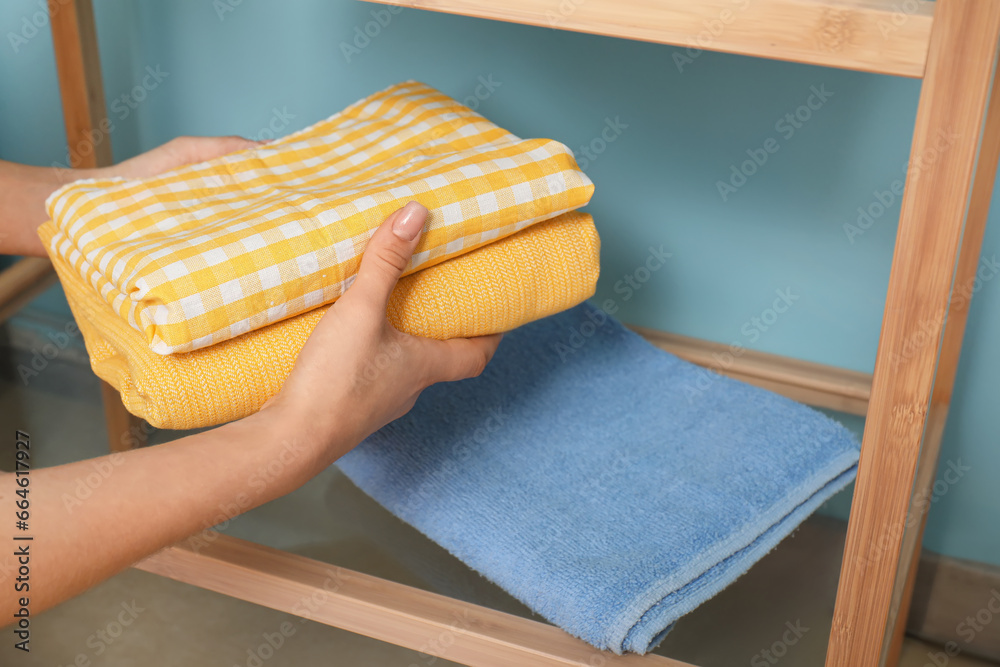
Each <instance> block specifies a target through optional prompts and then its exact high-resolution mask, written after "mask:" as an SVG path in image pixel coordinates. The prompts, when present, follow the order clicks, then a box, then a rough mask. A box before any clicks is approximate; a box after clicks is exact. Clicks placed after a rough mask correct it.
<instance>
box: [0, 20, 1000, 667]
mask: <svg viewBox="0 0 1000 667" xmlns="http://www.w3.org/2000/svg"><path fill="white" fill-rule="evenodd" d="M393 4H399V5H402V6H408V7H416V8H422V9H429V10H434V11H440V12H448V13H455V14H463V15H467V16H475V17H480V18H487V19H495V20H501V21H513V22H518V23H526V24H531V25H540V26H547V27H554V28H559V29H566V30H575V31H580V32H587V33H594V34H601V35H610V36H615V37H622V38H628V39H638V40H645V41H652V42H659V43H665V44H674V45H679V46H688V47H692V48H704V49H707V50H713V51H722V52H728V53H738V54H744V55H751V56H759V57H764V58H773V59H779V60H788V61H794V62H802V63H812V64H816V65H824V66H830V67H839V68H847V69H855V70H859V71H865V72H878V73H883V74H891V75H897V76H907V77H917V78H923V85H922V88H921V94H920V101H919V105H918V109H917V119H916V123H915V129H914V137H913V144H912V148H911V156H926V155H931V154H932V153H931V151H932V148H933V145H934V142H935V140H936V137H937V135H938V133H939V132H942V131H949V132H951V133H952V134H953V135H955V136H956V137H957V138H956V139H955V141H954V143H953V144H952V145H951V146H950V147H949V148H948V149H947V150H946V151H943V152H935V153H933V154H934V155H935V158H934V159H933V160H925V164H924V167H923V168H922V169H921V173H920V178H919V179H917V178H911V179H908V180H907V183H906V189H905V192H904V194H903V204H902V211H901V215H900V222H899V230H898V233H897V238H896V246H895V251H894V255H893V263H892V269H891V271H890V277H889V288H888V294H887V298H886V305H885V312H884V317H883V321H882V332H881V336H880V339H879V344H878V352H877V357H876V363H875V370H874V373H873V374H871V375H869V374H865V373H858V372H854V371H847V370H843V369H838V368H833V367H829V366H822V365H819V364H813V363H807V362H803V361H799V360H795V359H789V358H785V357H780V356H776V355H769V354H762V353H758V352H751V351H747V352H746V353H745V354H742V355H740V356H739V357H738V358H735V359H734V360H733V362H732V363H731V364H729V365H728V366H727V367H719V368H715V370H718V371H719V372H723V373H726V374H728V375H731V376H733V377H737V378H739V379H743V380H746V381H748V382H751V383H754V384H757V385H760V386H763V387H766V388H769V389H772V390H774V391H778V392H780V393H783V394H785V395H787V396H790V397H791V398H794V399H796V400H800V401H803V402H807V403H810V404H813V405H817V406H821V407H827V408H832V409H837V410H842V411H845V412H849V413H853V414H859V415H866V416H867V420H866V424H865V432H864V437H863V443H862V451H861V463H860V466H859V472H858V481H857V484H856V490H855V494H854V502H853V504H852V509H851V516H850V521H849V524H848V532H847V544H846V547H845V553H844V559H843V564H842V568H841V574H840V584H839V590H838V594H837V601H836V609H835V613H834V622H833V629H832V632H831V635H830V643H829V647H828V650H827V659H826V665H827V667H868V666H872V665H894V664H896V662H897V660H898V656H899V650H900V646H901V643H902V637H903V629H904V627H905V620H906V610H907V608H908V605H909V600H910V595H911V593H912V587H913V582H914V573H915V568H914V567H912V565H913V564H914V563H915V561H916V556H917V555H918V554H919V550H920V541H921V538H922V534H923V527H924V522H923V520H921V521H917V522H915V523H916V525H910V524H912V523H914V522H908V521H907V517H908V515H909V512H911V510H912V509H913V508H912V506H911V505H912V503H913V499H914V498H915V497H917V496H918V495H919V494H920V493H922V492H924V491H925V490H926V489H928V488H929V486H930V484H931V482H932V481H933V479H934V471H935V467H936V465H937V457H938V451H939V448H940V442H941V434H942V432H943V429H944V424H945V420H946V419H947V413H948V405H949V403H950V400H951V393H952V388H953V386H954V380H955V372H956V369H957V365H958V359H959V354H960V352H961V344H962V336H963V334H964V330H965V324H966V319H967V315H968V308H969V301H970V299H969V297H970V296H971V294H972V285H973V281H974V279H975V271H976V266H977V262H978V258H979V254H980V252H981V249H982V248H981V246H982V237H983V232H984V230H985V226H986V219H987V212H988V210H989V204H990V197H991V195H992V188H993V182H994V178H995V176H996V168H997V159H998V157H1000V86H994V85H993V84H994V76H995V69H996V67H995V66H996V60H997V48H998V42H1000V0H937V2H927V1H925V0H908V1H907V2H898V1H897V0H698V1H697V2H691V1H690V0H408V1H404V2H397V3H393ZM52 31H53V42H54V46H55V51H56V64H57V68H58V70H59V82H60V88H61V91H62V96H63V108H64V115H65V118H66V127H67V139H68V142H69V144H70V146H74V145H77V144H78V142H80V141H82V140H86V139H85V138H86V135H87V132H88V131H89V130H91V129H93V128H96V127H97V126H98V123H99V122H100V120H101V119H102V118H103V117H104V115H105V110H104V102H103V89H102V84H101V74H100V66H99V63H98V60H97V36H96V31H95V29H94V21H93V12H92V7H91V2H90V0H59V11H53V12H52ZM706 31H707V32H706ZM92 159H93V160H94V164H106V163H107V162H108V161H110V144H109V143H108V142H107V141H106V140H105V141H104V142H103V143H102V144H100V145H99V146H98V147H97V150H95V151H93V157H92ZM79 166H89V165H85V164H81V165H79ZM9 271H10V270H9ZM9 271H8V272H7V273H9ZM17 271H18V273H16V275H10V276H9V275H7V273H5V274H4V275H3V276H2V277H0V288H2V289H0V307H3V308H5V310H3V311H0V312H3V313H9V312H10V309H11V308H12V307H15V305H16V304H19V303H21V302H23V300H24V298H25V295H26V294H29V293H32V290H37V289H38V287H39V285H40V284H41V283H43V282H44V281H46V280H51V273H50V272H49V271H48V270H46V267H45V265H44V263H39V262H32V263H29V264H23V263H22V264H18V265H17ZM953 295H958V296H960V297H961V298H953ZM918 331H923V332H924V336H923V337H921V338H920V339H919V341H918V339H917V337H915V333H914V332H918ZM640 333H642V334H643V335H645V336H646V337H647V338H649V339H650V340H651V341H652V342H653V343H654V344H656V345H658V346H660V347H662V348H664V349H667V350H670V351H672V352H674V353H676V354H678V355H679V356H681V357H684V358H686V359H689V360H691V361H694V362H695V363H700V364H703V365H706V366H709V367H712V363H713V362H712V360H713V356H712V355H713V353H715V352H722V351H724V350H725V349H726V348H725V346H721V345H718V344H715V343H710V342H706V341H700V340H695V339H691V338H685V337H682V336H676V335H673V334H667V333H663V332H655V331H649V330H640ZM105 399H106V412H107V418H108V424H109V437H110V438H111V442H112V448H113V449H116V450H118V449H122V448H126V447H127V445H126V444H125V443H127V442H134V441H133V440H131V439H130V438H129V431H130V430H131V431H132V433H133V434H134V433H135V428H136V426H137V423H136V420H135V418H133V417H131V415H128V413H126V412H125V410H124V408H123V407H122V405H121V402H120V401H118V400H114V399H115V396H114V395H113V392H112V391H110V390H109V391H108V392H106V394H105ZM921 516H923V515H922V513H921ZM874 545H877V548H874ZM136 567H138V568H140V569H143V570H146V571H149V572H155V573H157V574H160V575H163V576H166V577H171V578H174V579H177V580H179V581H185V582H188V583H192V584H194V585H198V586H202V587H204V588H208V589H211V590H214V591H217V592H220V593H224V594H227V595H231V596H235V597H238V598H240V599H244V600H249V601H252V602H255V603H257V604H262V605H265V606H269V607H273V608H275V609H281V610H284V611H287V612H290V613H298V614H299V615H302V609H301V606H300V605H299V604H298V603H300V602H301V600H303V599H312V600H318V602H317V603H316V604H315V605H314V606H312V607H310V611H309V617H310V618H313V619H314V620H317V621H319V622H322V623H326V624H329V625H333V626H336V627H342V628H346V629H348V630H351V631H354V632H358V633H361V634H365V635H368V636H371V637H375V638H378V639H380V640H383V641H387V642H391V643H394V644H398V645H401V646H405V647H409V648H413V649H418V650H421V651H424V652H429V653H432V654H435V655H436V653H435V649H433V648H429V646H430V647H432V646H433V644H429V642H428V640H429V639H431V638H433V637H435V636H438V635H439V634H440V633H442V632H448V633H450V637H451V638H452V639H453V642H451V644H450V646H449V647H448V649H447V654H446V655H442V656H441V657H445V658H447V659H450V660H459V661H462V662H465V663H466V664H469V665H476V666H480V667H493V666H500V665H503V666H506V665H515V664H516V665H525V666H536V665H537V666H542V665H578V666H580V667H584V666H590V665H594V664H603V665H636V666H637V665H662V666H664V667H669V666H673V667H683V665H682V663H680V662H677V661H675V660H671V659H669V658H663V657H660V656H654V655H649V656H643V657H640V656H634V655H633V656H624V657H618V656H614V655H611V654H608V653H600V652H597V651H596V650H595V649H593V648H592V647H590V646H588V645H586V644H583V643H582V642H580V641H579V640H576V639H574V638H572V637H570V636H569V635H567V634H565V633H563V632H562V631H560V630H558V629H556V628H554V627H553V626H550V625H547V624H544V623H539V622H536V621H532V620H529V619H523V618H518V617H514V616H510V615H508V614H504V613H501V612H498V611H495V610H492V609H487V608H484V607H480V606H476V605H470V604H467V603H464V602H459V601H457V600H452V599H449V598H446V597H443V596H440V595H435V594H433V593H427V592H423V591H419V590H417V589H413V588H410V587H407V586H403V585H401V584H397V583H394V582H389V581H385V580H382V579H378V578H375V577H370V576H368V575H363V574H360V573H355V572H351V571H348V570H344V569H342V568H337V567H335V566H332V565H329V564H326V563H321V562H318V561H314V560H310V559H307V558H303V557H300V556H295V555H292V554H287V553H284V552H281V551H276V550H274V549H270V548H267V547H264V546H262V545H258V544H254V543H250V542H244V541H241V540H236V539H233V538H228V537H220V538H219V539H218V540H216V541H215V542H213V544H212V545H210V546H209V547H208V548H206V549H204V550H202V551H201V552H200V553H195V552H193V551H191V550H190V549H188V548H187V547H184V546H174V547H171V548H169V549H166V550H164V551H161V552H159V553H157V554H155V555H153V556H151V557H150V558H148V559H146V560H144V561H142V562H141V563H139V564H137V566H136ZM331 572H333V573H335V574H334V575H333V580H334V581H336V582H337V583H336V585H335V586H333V587H332V589H331V586H330V585H329V582H330V580H331V574H330V573H331ZM456 613H458V614H461V615H462V616H463V618H464V619H465V621H464V623H463V624H462V625H461V627H455V625H454V623H453V620H454V617H455V616H454V615H455V614H456ZM595 660H597V662H595Z"/></svg>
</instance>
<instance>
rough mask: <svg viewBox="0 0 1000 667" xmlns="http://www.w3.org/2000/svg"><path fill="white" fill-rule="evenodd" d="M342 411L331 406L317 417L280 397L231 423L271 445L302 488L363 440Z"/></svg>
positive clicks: (270, 447)
mask: <svg viewBox="0 0 1000 667" xmlns="http://www.w3.org/2000/svg"><path fill="white" fill-rule="evenodd" d="M339 413H340V411H339V410H338V409H337V408H336V407H334V406H331V407H330V410H329V412H328V413H327V414H325V415H323V417H322V418H317V417H316V416H313V415H309V414H307V413H306V412H305V411H303V410H300V409H297V408H296V407H295V406H293V405H288V404H286V403H285V402H282V401H280V400H277V401H275V402H272V403H269V404H268V405H267V406H266V407H264V408H262V409H261V410H259V411H258V412H256V413H254V414H253V415H250V416H248V417H245V418H244V419H242V420H240V421H239V422H234V423H233V424H229V425H227V426H234V427H235V426H236V425H237V424H238V425H240V426H239V428H240V429H241V430H242V431H243V433H244V434H248V435H249V437H252V438H254V439H255V440H258V441H260V442H261V443H263V446H264V447H266V448H269V449H270V450H271V456H273V457H275V458H276V459H277V460H278V461H279V462H280V465H281V466H282V469H283V470H285V471H286V472H287V473H288V481H289V482H290V483H292V484H294V486H293V487H292V488H298V487H299V486H301V485H302V484H304V483H305V482H307V481H308V480H310V479H311V478H312V477H314V476H315V475H317V474H319V473H320V472H322V471H323V470H325V469H326V468H328V467H329V466H330V465H331V464H333V463H334V462H335V461H336V460H337V459H339V458H340V457H341V456H343V455H344V454H346V453H347V452H349V451H350V450H351V449H352V448H353V447H354V446H355V445H357V444H358V442H360V440H361V436H357V435H355V434H353V429H352V428H351V427H350V426H349V423H348V422H347V420H346V419H345V420H341V419H340V418H339V417H338V416H337V415H338V414H339ZM233 435H235V436H236V437H239V435H238V434H233ZM275 465H276V467H277V465H278V464H275ZM289 490H291V489H289Z"/></svg>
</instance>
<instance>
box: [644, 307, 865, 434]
mask: <svg viewBox="0 0 1000 667" xmlns="http://www.w3.org/2000/svg"><path fill="white" fill-rule="evenodd" d="M632 329H633V330H634V331H635V332H636V333H638V334H640V335H642V336H643V337H644V338H646V339H647V340H648V341H649V342H651V343H653V344H654V345H656V346H657V347H659V348H661V349H663V350H666V351H667V352H671V353H673V354H676V355H677V356H678V357H680V358H682V359H686V360H687V361H690V362H691V363H694V364H698V365H699V366H705V367H706V368H711V369H712V370H714V371H716V372H719V373H722V374H723V375H728V376H730V377H733V378H736V379H737V380H743V381H744V382H749V383H750V384H753V385H757V386H759V387H763V388H765V389H770V390H771V391H774V392H777V393H779V394H782V395H783V396H787V397H789V398H791V399H794V400H796V401H800V402H802V403H807V404H809V405H814V406H816V407H820V408H827V409H830V410H838V411H840V412H846V413H849V414H855V415H864V414H865V413H866V412H867V410H868V397H869V395H870V394H871V385H872V376H871V374H870V373H861V372H858V371H851V370H847V369H844V368H837V367H836V366H825V365H823V364H816V363H812V362H809V361H802V360H800V359H791V358H789V357H782V356H779V355H776V354H768V353H766V352H757V351H755V350H749V349H746V348H741V349H740V350H739V351H738V353H737V354H733V352H732V350H730V347H729V346H728V345H723V344H721V343H713V342H711V341H706V340H701V339H698V338H689V337H687V336H679V335H677V334H672V333H665V332H663V331H656V330H654V329H646V328H643V327H632Z"/></svg>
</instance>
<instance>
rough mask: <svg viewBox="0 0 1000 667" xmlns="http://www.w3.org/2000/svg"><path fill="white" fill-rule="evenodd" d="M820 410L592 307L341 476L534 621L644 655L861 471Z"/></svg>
mask: <svg viewBox="0 0 1000 667" xmlns="http://www.w3.org/2000/svg"><path fill="white" fill-rule="evenodd" d="M859 449H860V447H859V445H858V442H857V440H856V438H855V437H854V436H853V435H852V434H851V433H850V432H849V431H848V430H847V429H845V428H844V427H843V426H841V425H840V424H838V423H837V422H835V421H833V420H831V419H829V418H827V417H826V416H824V415H822V414H821V413H819V412H816V411H815V410H812V409H811V408H808V407H805V406H803V405H800V404H798V403H795V402H794V401H791V400H789V399H787V398H784V397H782V396H779V395H777V394H774V393H772V392H769V391H766V390H763V389H760V388H757V387H753V386H751V385H749V384H745V383H743V382H739V381H736V380H732V379H729V378H726V377H723V376H720V375H716V374H714V373H711V372H710V371H707V370H705V369H702V368H699V367H698V366H695V365H693V364H690V363H688V362H685V361H682V360H681V359H679V358H677V357H675V356H673V355H671V354H668V353H666V352H663V351H661V350H659V349H657V348H655V347H653V346H652V345H650V344H648V343H647V342H646V341H644V340H643V339H642V338H640V337H639V336H637V335H635V334H634V333H632V332H630V331H628V330H627V329H625V328H624V327H623V326H622V325H621V324H619V323H618V322H616V321H615V320H614V319H613V318H611V317H609V316H608V315H606V314H605V313H604V312H603V311H600V310H598V309H596V308H594V307H593V306H591V305H590V304H583V305H580V306H578V307H576V308H574V309H572V310H569V311H566V312H564V313H562V314H559V315H555V316H553V317H549V318H546V319H544V320H540V321H538V322H535V323H533V324H529V325H527V326H524V327H522V328H520V329H518V330H516V331H514V332H511V333H509V334H507V335H506V336H505V337H504V340H503V341H502V342H501V344H500V348H499V350H498V351H497V354H496V356H495V357H494V359H493V361H492V362H491V363H490V364H489V365H488V366H487V368H486V370H485V372H484V373H483V374H482V375H481V376H480V377H478V378H473V379H470V380H463V381H461V382H456V383H447V384H440V385H434V386H432V387H429V388H428V389H426V390H425V391H424V392H423V394H422V395H421V396H420V398H419V399H418V400H417V403H416V406H415V407H414V408H413V410H411V411H410V412H409V414H407V415H406V416H404V417H402V418H400V419H397V420H396V421H394V422H392V423H390V424H389V425H387V426H385V427H384V428H382V429H381V430H380V431H378V432H377V433H375V434H374V435H372V436H370V437H369V438H368V439H367V440H366V441H365V442H363V443H362V444H361V445H360V446H359V447H358V448H356V449H355V450H354V451H352V452H350V453H349V454H347V455H346V456H345V457H343V458H342V459H341V460H340V461H339V462H338V465H339V466H340V468H341V469H342V470H343V471H344V472H345V474H346V475H347V476H348V477H349V478H351V480H353V481H354V482H355V483H356V484H357V485H358V486H359V487H360V488H361V489H362V490H363V491H365V492H366V493H368V494H369V495H370V496H371V497H373V498H374V499H375V500H377V501H378V502H380V503H381V504H382V505H384V506H385V507H386V508H388V509H389V510H390V511H392V512H393V513H394V514H396V515H397V516H399V517H400V518H401V519H403V520H404V521H406V522H408V523H410V524H412V525H413V526H414V527H416V528H417V529H418V530H420V531H422V532H423V533H424V534H426V535H427V536H428V537H430V538H431V539H433V540H434V541H436V542H437V543H438V544H440V545H441V546H443V547H445V548H446V549H448V550H449V551H450V552H451V553H453V554H454V555H455V556H457V557H458V558H460V559H461V560H463V561H465V563H467V564H468V565H469V566H470V567H472V568H473V569H475V570H478V571H479V572H481V573H482V574H483V575H485V576H486V577H487V578H489V579H490V580H492V581H494V582H495V583H497V584H498V585H500V586H501V587H503V588H504V589H506V590H507V591H508V592H509V593H511V594H512V595H514V596H515V597H517V598H518V599H520V600H521V601H522V602H524V603H525V604H527V605H528V606H530V607H531V608H532V609H533V610H535V611H536V612H538V613H539V614H541V615H542V616H544V617H545V618H547V619H549V620H550V621H552V622H553V623H555V624H557V625H559V626H560V627H562V628H563V629H565V630H566V631H568V632H570V633H572V634H574V635H576V636H577V637H580V638H582V639H584V640H586V641H588V642H590V643H591V644H593V645H594V646H597V647H599V648H601V649H609V650H611V651H614V652H616V653H621V652H625V651H632V652H636V653H645V652H646V651H648V650H650V649H651V648H653V647H655V646H656V644H657V643H659V642H660V640H662V638H663V636H664V635H665V634H666V632H667V631H668V630H669V629H670V628H671V626H672V624H673V623H674V622H675V621H677V619H678V618H680V617H681V616H683V615H684V614H686V613H688V612H690V611H692V610H693V609H695V608H696V607H697V606H698V605H700V604H702V603H703V602H705V601H706V600H708V599H709V598H711V597H712V596H713V595H715V594H716V593H718V592H719V591H720V590H722V589H723V588H725V587H726V586H728V585H729V584H730V583H732V582H733V581H734V580H735V579H736V578H738V577H739V576H740V575H741V574H742V573H743V572H745V571H746V570H747V569H748V568H749V567H750V566H751V565H753V564H754V563H755V562H756V561H757V560H759V559H760V558H761V557H762V556H764V555H765V554H766V553H767V552H768V551H770V550H771V549H772V548H773V547H774V546H775V545H776V544H777V543H778V542H779V541H780V540H781V539H782V538H784V537H785V536H786V535H788V534H789V533H790V532H791V531H792V530H793V529H794V528H795V527H796V526H797V525H798V524H799V523H800V522H801V521H802V520H803V519H805V518H806V516H808V515H809V514H810V513H812V512H813V511H814V510H815V509H816V508H817V507H818V506H819V505H820V504H821V503H822V502H823V501H824V500H826V499H827V498H829V497H830V496H831V495H833V494H834V493H835V492H837V491H838V490H840V489H841V488H843V487H844V485H846V484H847V483H848V482H849V481H850V480H851V479H853V477H854V475H855V472H856V464H857V461H858V452H859Z"/></svg>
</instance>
